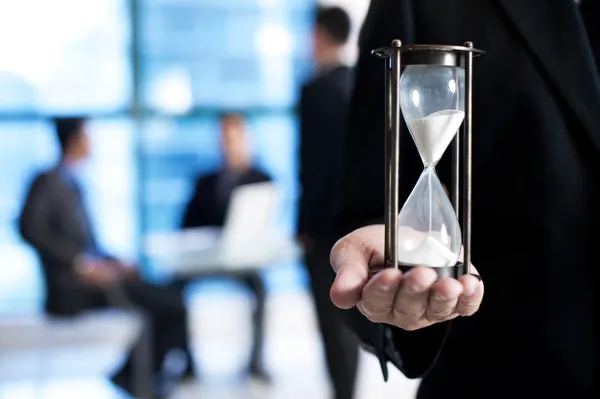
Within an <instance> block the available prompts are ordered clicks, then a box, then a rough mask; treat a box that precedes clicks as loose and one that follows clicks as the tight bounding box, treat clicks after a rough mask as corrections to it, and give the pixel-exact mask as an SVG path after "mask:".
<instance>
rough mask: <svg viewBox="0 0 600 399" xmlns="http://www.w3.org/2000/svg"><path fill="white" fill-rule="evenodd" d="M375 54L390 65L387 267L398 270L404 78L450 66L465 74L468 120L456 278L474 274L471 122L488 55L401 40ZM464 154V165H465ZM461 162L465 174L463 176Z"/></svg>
mask: <svg viewBox="0 0 600 399" xmlns="http://www.w3.org/2000/svg"><path fill="white" fill-rule="evenodd" d="M372 54H373V55H375V56H377V57H380V58H384V59H385V60H386V62H385V87H386V91H385V151H386V153H385V169H386V170H385V180H386V186H385V208H386V212H385V254H384V258H385V264H386V266H387V267H395V268H398V267H399V263H398V213H399V211H400V210H399V207H400V206H399V175H400V145H401V143H400V137H401V128H402V109H401V107H400V77H401V74H402V69H403V68H404V67H405V66H407V65H446V66H455V67H456V66H458V67H462V68H464V69H465V94H464V95H465V119H464V122H463V124H462V127H461V129H460V132H461V134H460V135H458V134H457V135H456V137H455V138H454V143H453V150H452V152H453V165H452V190H451V193H450V195H451V199H452V204H453V207H454V210H455V212H456V215H457V217H459V215H460V212H459V202H460V181H461V175H462V181H463V190H462V192H463V204H462V205H463V206H462V217H463V223H462V232H463V248H464V249H463V254H464V256H463V263H462V267H460V266H461V264H459V265H457V266H458V267H457V269H458V270H456V274H457V275H455V276H454V277H459V276H460V275H462V274H466V273H469V272H470V265H471V202H472V148H471V145H472V121H473V111H472V110H473V57H474V56H477V55H483V54H485V53H484V52H483V51H482V50H478V49H475V48H474V47H473V43H472V42H466V43H465V44H464V46H448V45H409V46H402V42H401V41H400V40H394V41H392V45H391V46H390V47H385V48H379V49H375V50H373V51H372ZM461 154H462V160H461ZM461 161H462V166H463V167H462V174H461Z"/></svg>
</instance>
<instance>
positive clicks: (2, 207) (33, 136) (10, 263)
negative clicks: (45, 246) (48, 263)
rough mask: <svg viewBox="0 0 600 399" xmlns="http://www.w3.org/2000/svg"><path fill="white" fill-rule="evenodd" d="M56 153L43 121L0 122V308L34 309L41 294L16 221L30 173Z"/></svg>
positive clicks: (30, 254) (32, 257) (32, 259)
mask: <svg viewBox="0 0 600 399" xmlns="http://www.w3.org/2000/svg"><path fill="white" fill-rule="evenodd" d="M56 155H57V148H56V143H55V142H54V141H53V140H52V138H51V137H50V135H49V134H48V128H47V126H46V124H44V123H43V122H39V121H28V122H2V123H0V170H2V173H0V266H1V267H0V312H6V311H19V310H29V309H35V308H36V307H38V306H39V302H40V300H41V296H42V295H43V292H42V289H41V287H42V281H41V275H40V273H39V271H40V270H39V266H38V261H37V258H36V256H35V254H34V253H33V252H32V251H31V249H30V248H29V247H28V246H26V245H25V244H24V243H23V242H22V241H21V239H20V236H19V234H18V225H17V223H18V217H19V213H20V210H21V205H22V201H23V199H24V195H25V192H26V188H27V186H28V184H29V182H30V181H31V177H32V175H33V174H34V173H35V172H36V171H38V170H41V169H44V168H47V167H49V166H50V165H52V163H54V162H55V159H56Z"/></svg>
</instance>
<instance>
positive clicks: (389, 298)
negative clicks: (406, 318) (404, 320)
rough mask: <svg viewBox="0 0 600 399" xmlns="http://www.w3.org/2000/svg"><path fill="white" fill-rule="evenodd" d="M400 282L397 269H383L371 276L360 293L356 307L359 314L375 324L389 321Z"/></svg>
mask: <svg viewBox="0 0 600 399" xmlns="http://www.w3.org/2000/svg"><path fill="white" fill-rule="evenodd" d="M400 281H402V272H401V271H400V270H398V269H391V268H390V269H385V270H382V271H380V272H379V273H377V274H376V275H375V276H373V278H371V280H369V282H368V283H367V284H366V285H365V288H364V289H363V292H362V297H361V300H360V305H359V306H358V308H359V310H360V311H361V313H362V314H364V315H365V316H366V317H367V318H368V319H369V320H371V321H373V322H375V323H382V322H386V321H389V320H390V318H391V316H392V313H393V307H394V298H395V297H396V292H397V291H398V288H399V287H400Z"/></svg>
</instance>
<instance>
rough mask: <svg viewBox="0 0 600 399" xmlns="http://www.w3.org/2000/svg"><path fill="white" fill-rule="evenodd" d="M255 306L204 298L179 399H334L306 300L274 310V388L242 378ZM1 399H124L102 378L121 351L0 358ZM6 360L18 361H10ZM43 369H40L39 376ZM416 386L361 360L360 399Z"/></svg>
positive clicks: (409, 393) (197, 308) (408, 393)
mask: <svg viewBox="0 0 600 399" xmlns="http://www.w3.org/2000/svg"><path fill="white" fill-rule="evenodd" d="M250 305H251V304H250V303H249V302H248V300H247V298H246V297H245V296H243V295H240V294H231V295H229V296H228V297H226V298H225V297H223V295H222V294H211V293H205V294H202V295H197V296H195V298H193V299H192V301H191V306H190V312H191V318H192V323H191V324H192V336H193V339H194V344H195V354H196V357H197V365H198V369H199V370H200V371H201V373H202V375H201V376H200V377H201V378H199V380H198V382H197V383H194V384H188V385H187V386H182V387H180V389H179V390H178V392H177V393H176V394H175V396H174V398H173V399H186V398H202V399H295V398H298V399H307V398H310V399H328V398H329V384H328V381H327V377H326V374H325V368H324V364H323V358H322V354H321V346H320V345H321V344H320V341H319V337H318V335H317V331H316V326H315V320H314V315H313V311H312V302H311V300H310V298H309V297H308V296H307V295H305V294H301V293H299V294H277V295H275V296H273V297H272V298H270V300H269V303H268V323H267V324H268V326H267V345H266V349H265V358H266V364H267V367H268V369H269V371H270V372H271V373H272V375H273V378H274V381H273V384H272V385H271V386H268V387H267V386H261V385H260V384H258V383H255V382H247V381H243V380H241V379H239V378H238V375H239V373H240V371H241V370H242V368H243V366H244V362H245V359H246V357H247V354H248V345H249V341H250V335H249V330H248V325H249V321H250V320H249V317H250ZM0 356H4V361H0V399H71V398H73V399H81V398H85V399H117V398H120V397H121V396H120V395H119V393H118V392H116V391H115V390H114V389H113V388H112V387H111V386H110V385H109V384H108V383H106V382H105V381H104V380H103V379H102V378H100V377H94V374H97V373H98V370H104V369H106V368H110V366H111V362H114V359H115V348H114V346H113V347H111V346H110V343H109V344H108V345H107V346H104V347H98V348H81V347H80V348H71V349H69V350H61V351H60V352H57V351H54V352H53V354H52V360H51V366H50V367H45V372H44V374H40V373H39V372H34V371H32V370H39V364H38V365H37V366H36V363H39V361H40V360H42V359H44V362H46V363H48V361H49V360H48V358H47V356H42V355H40V354H39V353H37V354H35V353H27V352H23V351H21V352H19V353H16V352H14V353H10V354H7V353H0ZM5 356H12V357H11V358H10V360H9V359H8V358H6V357H5ZM36 367H37V369H36ZM416 386H417V382H416V381H408V380H406V379H405V378H404V377H403V376H402V375H401V374H400V373H398V372H397V371H396V370H393V371H392V373H391V378H390V381H389V382H388V383H387V384H385V383H383V380H382V378H381V373H380V371H379V366H378V363H377V361H376V360H375V359H374V358H372V357H371V356H370V355H367V354H365V355H364V356H363V357H362V358H361V368H360V376H359V383H358V394H357V399H387V398H389V399H405V398H406V399H407V398H413V397H414V392H415V389H416Z"/></svg>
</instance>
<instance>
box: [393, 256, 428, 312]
mask: <svg viewBox="0 0 600 399" xmlns="http://www.w3.org/2000/svg"><path fill="white" fill-rule="evenodd" d="M436 279H437V273H436V272H435V271H434V270H433V269H431V268H428V267H415V268H413V269H411V270H410V271H408V272H407V273H406V274H405V275H404V278H403V279H402V283H401V284H400V289H399V290H398V294H397V295H396V298H395V300H394V313H395V317H398V318H400V319H401V320H403V321H404V322H407V323H414V322H417V321H419V320H421V319H422V318H423V316H424V313H425V311H426V310H427V304H428V297H429V288H430V287H431V285H432V284H433V283H434V282H435V280H436Z"/></svg>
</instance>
